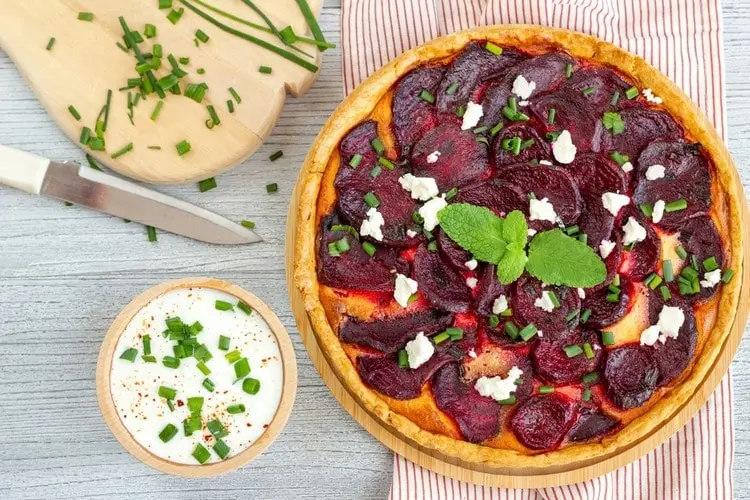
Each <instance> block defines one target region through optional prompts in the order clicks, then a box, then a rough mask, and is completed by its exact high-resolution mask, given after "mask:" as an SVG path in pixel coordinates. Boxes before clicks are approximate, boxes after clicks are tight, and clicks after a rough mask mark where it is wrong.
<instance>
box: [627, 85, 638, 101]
mask: <svg viewBox="0 0 750 500" xmlns="http://www.w3.org/2000/svg"><path fill="white" fill-rule="evenodd" d="M625 97H627V98H628V99H635V98H636V97H638V88H637V87H630V88H629V89H628V90H626V91H625Z"/></svg>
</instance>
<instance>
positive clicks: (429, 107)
mask: <svg viewBox="0 0 750 500" xmlns="http://www.w3.org/2000/svg"><path fill="white" fill-rule="evenodd" d="M444 72H445V70H444V69H443V68H439V67H434V66H433V67H430V66H427V67H424V68H417V69H414V70H412V71H410V72H409V73H407V74H406V75H404V77H403V78H401V80H399V82H398V84H397V85H396V89H395V90H394V92H393V118H392V123H393V132H394V134H395V135H396V140H397V141H398V144H399V146H400V147H401V154H402V155H408V153H409V149H411V145H412V144H414V143H415V142H417V141H418V140H419V139H420V138H421V137H422V136H423V135H424V134H425V133H426V132H427V131H428V130H430V129H431V128H433V127H434V126H435V125H436V124H437V109H436V108H435V105H434V104H430V103H429V102H427V101H426V100H424V99H422V98H421V97H420V95H421V94H422V91H427V92H429V93H430V94H432V95H435V93H436V92H437V88H438V85H439V84H440V80H442V78H443V73H444Z"/></svg>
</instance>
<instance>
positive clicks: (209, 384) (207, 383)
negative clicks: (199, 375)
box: [202, 377, 216, 392]
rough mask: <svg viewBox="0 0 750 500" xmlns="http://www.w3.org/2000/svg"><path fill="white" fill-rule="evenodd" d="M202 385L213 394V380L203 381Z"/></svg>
mask: <svg viewBox="0 0 750 500" xmlns="http://www.w3.org/2000/svg"><path fill="white" fill-rule="evenodd" d="M202 385H203V387H205V388H206V390H207V391H208V392H214V389H216V384H214V382H213V380H211V379H210V378H208V377H206V378H204V379H203V383H202Z"/></svg>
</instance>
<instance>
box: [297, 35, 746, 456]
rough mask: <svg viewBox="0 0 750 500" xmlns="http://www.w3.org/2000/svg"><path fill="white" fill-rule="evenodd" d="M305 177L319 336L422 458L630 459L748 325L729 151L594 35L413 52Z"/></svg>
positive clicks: (353, 108)
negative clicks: (627, 453) (741, 306)
mask: <svg viewBox="0 0 750 500" xmlns="http://www.w3.org/2000/svg"><path fill="white" fill-rule="evenodd" d="M306 167H307V172H306V177H305V178H304V181H303V186H302V191H301V199H300V217H299V225H298V228H297V248H296V262H295V265H296V272H295V278H296V282H297V284H298V287H299V289H300V291H301V292H302V295H303V297H304V300H305V306H306V309H307V311H308V314H309V316H310V319H311V322H312V324H313V327H314V330H315V332H316V335H317V337H318V341H319V344H320V346H321V348H322V350H323V351H324V353H325V354H326V356H327V358H328V360H329V362H330V364H331V365H332V366H333V368H334V370H335V371H336V372H337V374H338V376H339V377H340V378H341V380H342V382H343V383H344V385H345V386H346V387H347V388H348V389H349V390H350V392H351V393H352V394H353V395H354V396H355V397H356V398H357V399H358V400H359V402H360V403H361V404H362V405H363V406H364V407H365V408H366V409H367V410H368V411H369V412H370V413H371V414H373V415H375V416H376V417H377V418H379V419H380V420H381V421H382V422H384V423H385V424H387V425H388V426H389V427H390V428H392V429H394V430H395V431H397V432H399V433H400V434H402V435H403V436H404V437H406V438H407V439H409V440H411V441H412V442H415V443H417V444H418V445H420V446H422V447H424V448H427V449H431V450H434V451H437V452H439V453H442V454H443V455H446V456H448V457H452V458H456V459H459V460H462V461H464V462H470V463H482V464H485V465H488V466H493V465H494V466H505V467H507V466H508V464H512V465H513V466H514V467H530V466H531V467H537V466H539V467H542V466H544V467H546V466H550V465H559V464H566V463H570V462H572V461H576V460H584V459H594V458H601V457H604V456H609V455H612V454H613V453H616V452H617V450H618V449H620V448H623V447H627V446H629V445H632V444H634V443H636V442H638V441H639V440H640V439H642V438H643V437H645V436H646V435H648V434H649V433H650V432H651V431H653V430H654V429H655V428H657V427H658V426H660V425H662V424H663V423H664V422H665V421H666V420H668V419H669V418H670V417H671V416H672V415H673V414H674V413H675V411H676V410H678V409H679V408H680V407H681V406H682V405H683V404H684V403H685V402H686V401H687V400H688V399H689V398H690V396H691V395H692V394H693V392H694V391H695V389H696V388H697V386H698V385H699V384H700V382H701V381H702V380H703V378H704V377H705V376H706V374H707V372H708V371H709V370H710V368H711V366H712V364H713V362H714V360H715V359H716V357H717V355H718V354H719V351H720V349H721V346H722V344H723V342H724V340H725V339H726V337H727V335H728V333H729V329H730V326H731V324H732V320H733V318H734V315H735V312H736V308H737V300H738V297H739V289H740V284H741V283H740V279H739V277H737V278H734V279H733V276H734V274H741V273H740V271H741V267H742V234H741V224H740V218H741V215H740V201H739V200H740V195H739V194H738V193H737V192H736V189H737V187H736V186H737V185H738V184H737V183H736V172H735V170H734V168H733V166H732V164H731V159H730V158H729V155H728V152H727V151H726V149H725V147H724V146H723V144H722V143H721V141H720V139H719V138H718V136H717V134H716V132H715V131H714V130H713V128H712V127H711V126H710V124H709V123H708V121H707V120H706V118H705V117H704V116H703V115H702V114H701V113H700V111H698V110H697V108H696V107H695V106H694V105H693V104H692V103H691V102H690V101H689V100H688V98H687V97H686V96H685V95H684V94H683V93H682V92H680V91H679V90H678V89H677V88H676V87H675V86H674V85H673V84H672V83H671V82H669V81H668V79H667V78H666V77H664V76H663V75H661V74H660V73H659V72H657V71H656V70H655V69H653V68H652V67H651V66H649V65H648V64H647V63H646V62H644V61H643V60H642V59H640V58H638V57H636V56H634V55H632V54H629V53H627V52H625V51H623V50H621V49H618V48H616V47H614V46H612V45H610V44H607V43H604V42H602V41H599V40H597V39H595V38H592V37H589V36H585V35H581V34H576V33H571V32H568V31H563V30H554V29H548V28H540V27H530V26H519V27H503V28H500V27H489V28H481V29H475V30H472V31H469V32H463V33H457V34H454V35H451V36H448V37H444V38H441V39H438V40H435V41H434V42H431V43H429V44H427V45H424V46H422V47H419V48H417V49H414V50H412V51H410V52H407V53H405V54H404V55H402V56H400V57H399V58H397V59H395V60H394V61H392V62H391V63H390V64H388V65H387V66H385V67H384V68H383V69H381V70H380V71H379V72H377V73H376V74H375V75H373V76H372V77H371V78H370V79H369V80H367V81H366V82H365V83H363V84H362V85H361V86H360V87H359V88H358V89H357V90H356V91H355V92H353V93H352V95H351V96H349V98H347V99H346V100H345V101H344V102H343V103H342V105H341V106H339V108H338V109H337V110H336V112H335V113H334V115H333V116H332V117H331V119H330V120H329V121H328V124H327V125H326V127H325V128H324V129H323V131H322V132H321V134H320V136H319V137H318V139H317V141H316V143H315V145H314V146H313V149H312V150H311V152H310V155H309V156H308V159H307V165H306Z"/></svg>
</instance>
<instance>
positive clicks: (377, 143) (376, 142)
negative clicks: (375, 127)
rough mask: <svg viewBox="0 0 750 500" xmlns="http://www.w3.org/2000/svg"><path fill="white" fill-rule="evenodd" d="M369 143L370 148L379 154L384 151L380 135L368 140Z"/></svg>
mask: <svg viewBox="0 0 750 500" xmlns="http://www.w3.org/2000/svg"><path fill="white" fill-rule="evenodd" d="M370 145H371V146H372V149H374V150H375V152H376V153H377V154H379V155H382V154H383V152H384V151H385V146H383V141H381V140H380V137H376V138H375V139H373V140H372V141H370Z"/></svg>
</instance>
